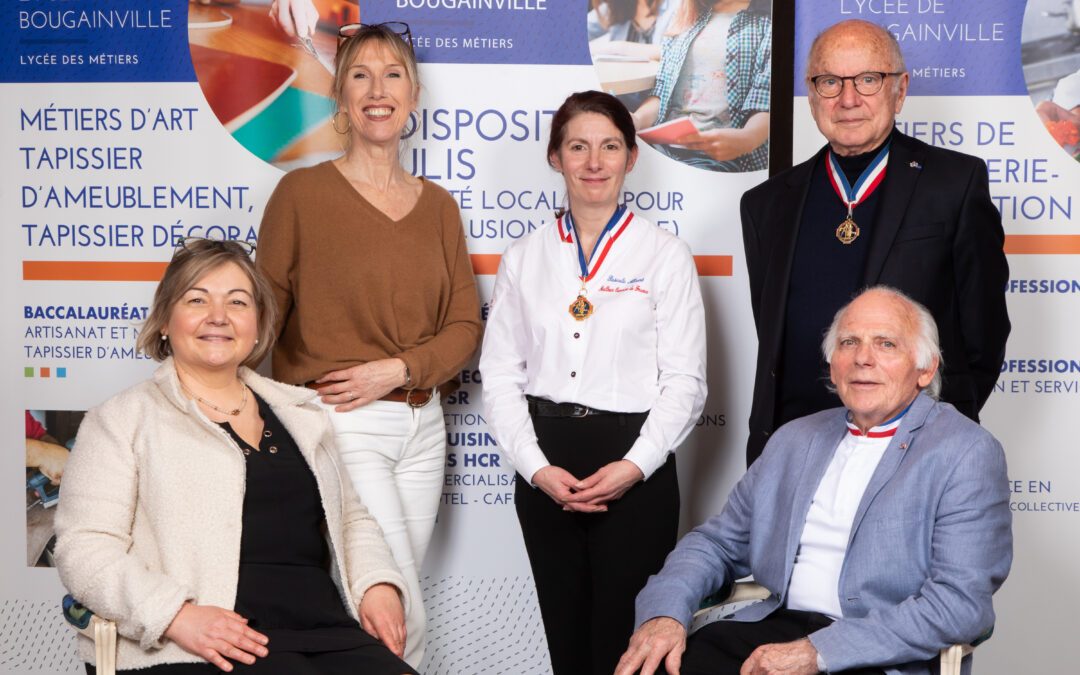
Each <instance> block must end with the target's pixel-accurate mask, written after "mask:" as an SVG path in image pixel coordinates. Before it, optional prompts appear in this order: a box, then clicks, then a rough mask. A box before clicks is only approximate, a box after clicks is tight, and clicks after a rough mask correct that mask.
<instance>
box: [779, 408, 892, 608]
mask: <svg viewBox="0 0 1080 675" xmlns="http://www.w3.org/2000/svg"><path fill="white" fill-rule="evenodd" d="M902 419H903V418H902V417H897V418H896V419H893V420H890V421H889V422H887V423H886V424H883V425H881V426H876V427H873V428H871V429H870V430H869V431H867V432H866V434H863V433H862V432H860V431H859V428H858V427H856V426H855V425H853V424H851V423H850V422H849V423H848V433H847V434H846V435H845V436H844V438H843V440H841V441H840V444H839V445H838V446H837V447H836V452H835V453H834V454H833V458H832V461H831V462H829V467H828V468H827V469H826V470H825V475H824V476H822V478H821V482H820V483H818V488H817V492H815V493H814V501H812V502H811V503H810V510H809V511H808V512H807V514H806V524H805V525H804V526H803V531H802V536H801V537H800V539H799V549H798V553H796V556H795V566H794V568H793V569H792V571H791V583H790V584H788V594H787V607H788V609H798V610H803V611H808V612H820V613H821V614H825V615H826V616H829V617H832V618H833V619H839V618H841V617H842V616H843V610H841V608H840V572H841V570H842V569H843V567H844V557H845V556H846V555H847V546H848V539H849V538H850V536H851V526H852V524H853V523H854V522H855V513H856V511H858V510H859V503H860V502H861V501H862V498H863V493H865V492H866V486H867V485H869V484H870V478H871V477H872V476H873V475H874V470H875V469H877V465H878V463H879V462H880V461H881V458H882V456H883V455H884V454H885V450H886V448H888V447H889V443H890V442H891V441H892V437H893V435H894V434H895V433H896V429H897V428H898V427H899V426H900V422H901V420H902Z"/></svg>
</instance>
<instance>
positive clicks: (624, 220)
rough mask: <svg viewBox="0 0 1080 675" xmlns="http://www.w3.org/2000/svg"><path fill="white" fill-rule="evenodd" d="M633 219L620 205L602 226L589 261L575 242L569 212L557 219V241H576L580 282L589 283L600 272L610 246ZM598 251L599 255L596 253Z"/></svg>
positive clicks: (572, 222)
mask: <svg viewBox="0 0 1080 675" xmlns="http://www.w3.org/2000/svg"><path fill="white" fill-rule="evenodd" d="M633 219H634V214H633V212H632V211H630V209H628V208H626V205H625V204H620V205H619V206H618V207H617V208H616V209H615V213H614V214H612V216H611V219H610V220H608V223H607V225H605V226H604V230H603V232H601V233H600V237H599V238H598V239H597V240H596V245H595V246H593V250H592V256H591V257H590V258H589V259H586V258H585V251H584V250H583V249H582V248H581V241H580V240H577V239H576V237H575V236H574V235H575V232H576V230H575V229H574V217H573V215H571V214H570V213H569V212H567V213H566V215H564V216H563V217H562V218H559V220H558V224H557V228H556V229H557V231H558V233H559V239H560V240H562V241H563V242H565V243H567V244H569V243H573V242H574V241H575V240H577V245H578V246H577V249H578V264H579V265H580V266H581V280H582V281H590V280H591V279H592V278H593V277H594V276H596V273H597V272H598V271H599V270H600V266H601V265H603V264H604V258H606V257H607V254H608V252H609V251H610V250H611V246H612V245H613V244H614V243H615V240H616V239H618V238H619V237H620V236H621V235H622V233H623V232H625V231H626V228H627V226H628V225H630V221H631V220H633ZM597 251H599V254H598V253H597Z"/></svg>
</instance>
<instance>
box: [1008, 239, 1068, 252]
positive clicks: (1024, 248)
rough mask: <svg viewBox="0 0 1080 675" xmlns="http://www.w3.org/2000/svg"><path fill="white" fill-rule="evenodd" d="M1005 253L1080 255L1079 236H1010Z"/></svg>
mask: <svg viewBox="0 0 1080 675" xmlns="http://www.w3.org/2000/svg"><path fill="white" fill-rule="evenodd" d="M1005 252H1006V253H1013V254H1039V253H1066V254H1070V253H1071V254H1078V253H1080V234H1010V235H1006V236H1005Z"/></svg>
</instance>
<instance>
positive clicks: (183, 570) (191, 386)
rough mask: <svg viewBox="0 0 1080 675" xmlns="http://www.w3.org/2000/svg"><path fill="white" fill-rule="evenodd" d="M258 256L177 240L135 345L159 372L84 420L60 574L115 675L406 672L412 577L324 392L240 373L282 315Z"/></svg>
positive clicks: (72, 467)
mask: <svg viewBox="0 0 1080 675" xmlns="http://www.w3.org/2000/svg"><path fill="white" fill-rule="evenodd" d="M251 250H252V247H250V246H249V245H247V244H245V243H244V242H223V241H213V240H206V239H187V240H184V243H183V246H182V247H180V248H178V250H177V252H176V253H175V255H174V256H173V259H172V261H171V262H170V263H169V266H168V268H167V269H166V271H165V276H164V278H163V279H162V281H161V284H160V285H159V286H158V288H157V292H156V293H155V295H154V303H153V307H152V309H151V312H150V316H149V317H148V319H147V321H146V323H145V325H144V326H143V332H142V333H141V334H140V336H139V341H138V346H139V348H140V349H141V351H142V352H143V353H145V354H147V355H148V356H150V357H152V358H154V359H156V360H158V361H162V364H161V366H160V367H159V368H158V370H157V372H155V373H154V376H153V378H152V379H150V380H148V381H146V382H142V383H141V384H138V385H136V386H134V387H132V388H130V389H128V390H126V391H124V392H122V393H120V394H118V395H117V396H115V397H114V398H112V399H110V400H109V401H107V402H105V403H104V404H103V405H101V406H99V407H97V408H94V409H93V410H91V411H89V412H88V413H87V415H86V417H85V419H84V420H83V423H82V426H81V428H80V430H79V434H78V438H77V440H76V443H75V448H74V450H73V451H72V453H71V459H70V460H69V462H68V465H67V469H66V471H65V473H64V489H63V494H62V496H61V498H60V505H59V507H58V509H59V510H58V513H57V517H56V532H57V544H56V559H57V566H58V567H59V571H60V578H61V580H62V581H63V582H64V585H65V586H67V588H68V589H69V590H70V591H71V593H72V594H73V595H74V596H75V597H76V598H78V599H79V600H80V601H81V602H82V603H83V604H84V605H86V606H87V607H88V608H89V609H90V610H92V611H93V612H95V613H96V614H97V615H99V616H101V617H102V618H105V619H109V620H112V621H115V622H116V625H117V632H118V634H119V636H120V639H119V640H118V647H117V668H118V669H120V670H128V669H132V670H134V669H138V672H139V673H150V674H153V675H159V674H160V673H168V674H186V673H215V672H220V671H226V672H230V671H232V670H233V669H234V668H237V669H238V670H239V671H240V672H245V673H357V672H363V673H385V674H386V675H400V674H401V673H415V672H416V671H414V670H413V669H412V668H410V667H409V666H408V665H407V664H405V663H404V662H403V661H401V660H400V658H399V657H400V655H401V653H402V651H403V649H404V645H405V620H404V608H403V601H406V602H407V601H408V598H407V597H406V594H405V590H404V588H405V584H404V581H403V579H402V577H401V575H400V573H399V572H398V570H397V568H396V566H395V565H394V559H393V557H392V556H391V555H390V551H389V549H388V548H387V546H386V543H385V542H384V541H383V538H382V533H381V532H380V530H379V527H378V525H377V524H376V523H375V521H374V520H373V519H372V518H371V516H370V515H368V512H367V510H366V509H365V508H364V507H363V506H362V505H361V504H360V502H359V501H358V500H357V498H356V497H355V495H354V494H353V491H352V487H351V483H350V481H349V480H348V478H347V477H346V476H344V474H342V472H341V467H340V464H341V463H340V460H339V459H338V457H337V452H336V450H335V449H334V446H333V431H332V430H331V428H330V426H329V423H328V421H327V419H326V414H325V413H324V412H323V411H322V410H321V409H320V408H319V407H318V406H316V405H315V404H314V403H313V402H312V401H311V399H313V398H314V397H315V396H316V393H315V392H314V391H312V390H310V389H304V388H300V387H292V386H288V385H283V384H280V383H277V382H274V381H272V380H269V379H266V378H264V377H260V376H259V375H257V374H255V373H254V372H252V371H251V370H249V369H248V368H247V366H249V365H252V364H254V363H257V362H258V361H259V360H260V359H261V358H262V357H263V356H265V355H266V354H267V353H268V352H269V350H270V348H271V346H272V344H271V343H272V342H273V338H272V329H271V327H272V326H273V325H274V316H273V313H274V303H273V299H272V296H271V293H270V290H269V288H268V287H267V283H266V281H265V280H264V279H263V278H262V277H261V276H260V274H259V273H258V272H257V271H256V270H255V267H254V265H253V264H252V262H251V260H250V258H249V254H250V253H251ZM80 640H81V641H83V642H84V643H85V644H81V645H80V652H81V654H82V656H83V657H84V658H85V659H86V660H87V661H90V660H91V657H92V655H93V646H92V645H91V644H89V641H88V640H87V639H86V638H82V637H80ZM87 672H89V673H91V674H93V673H94V672H95V671H94V667H93V666H92V665H91V664H89V663H88V664H87Z"/></svg>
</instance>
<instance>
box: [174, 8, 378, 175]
mask: <svg viewBox="0 0 1080 675" xmlns="http://www.w3.org/2000/svg"><path fill="white" fill-rule="evenodd" d="M359 21H360V6H359V4H358V3H356V2H345V1H343V0H278V2H276V3H273V4H272V3H271V2H270V0H242V1H240V0H198V1H197V2H195V1H194V0H193V1H192V3H191V5H190V6H189V12H188V41H189V47H190V49H191V63H192V66H193V68H194V70H195V74H196V76H197V77H198V80H199V86H200V87H202V91H203V95H204V96H206V101H207V104H208V105H209V106H210V109H211V110H213V111H214V115H215V116H216V117H217V118H218V120H219V121H220V122H221V124H222V125H223V126H224V127H225V128H226V129H227V130H228V131H229V133H231V134H232V136H233V138H235V139H236V140H237V141H238V142H239V143H240V144H241V145H243V146H244V147H245V148H247V150H248V151H249V152H251V153H252V154H253V155H255V156H257V157H259V158H260V159H262V160H264V161H266V162H269V163H270V164H273V165H274V166H277V167H278V168H281V169H284V170H289V169H293V168H297V167H301V166H311V165H313V164H317V163H318V162H321V161H324V160H326V159H329V158H331V157H336V156H338V155H340V154H341V151H342V145H341V136H340V135H339V134H336V133H334V129H333V114H334V106H333V103H332V101H331V99H330V90H331V87H332V84H333V72H334V55H335V53H336V51H337V40H338V29H339V28H340V27H341V26H343V25H347V24H351V23H357V22H359Z"/></svg>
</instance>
